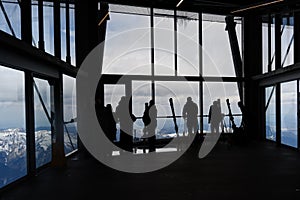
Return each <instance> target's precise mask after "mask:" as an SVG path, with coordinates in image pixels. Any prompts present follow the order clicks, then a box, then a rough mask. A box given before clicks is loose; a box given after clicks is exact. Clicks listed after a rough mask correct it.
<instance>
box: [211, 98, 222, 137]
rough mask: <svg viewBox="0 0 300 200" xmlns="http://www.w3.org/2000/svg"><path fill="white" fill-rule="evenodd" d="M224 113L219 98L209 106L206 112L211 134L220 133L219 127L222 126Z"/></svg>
mask: <svg viewBox="0 0 300 200" xmlns="http://www.w3.org/2000/svg"><path fill="white" fill-rule="evenodd" d="M223 117H224V115H223V114H222V112H221V104H220V99H218V100H216V101H214V102H213V104H212V105H211V106H210V107H209V112H208V123H209V124H210V130H211V133H213V134H219V133H220V127H221V129H223V127H222V123H221V122H222V120H223Z"/></svg>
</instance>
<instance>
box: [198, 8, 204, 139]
mask: <svg viewBox="0 0 300 200" xmlns="http://www.w3.org/2000/svg"><path fill="white" fill-rule="evenodd" d="M202 31H203V30H202V13H198V35H199V38H198V40H199V41H198V42H199V77H200V80H199V83H200V84H199V107H200V133H203V127H204V126H203V123H204V121H203V80H202V74H203V49H202V48H203V46H202V45H203V42H202Z"/></svg>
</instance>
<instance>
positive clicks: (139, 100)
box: [132, 81, 152, 138]
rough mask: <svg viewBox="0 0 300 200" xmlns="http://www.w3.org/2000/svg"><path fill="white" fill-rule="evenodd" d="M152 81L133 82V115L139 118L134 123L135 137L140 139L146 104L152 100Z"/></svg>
mask: <svg viewBox="0 0 300 200" xmlns="http://www.w3.org/2000/svg"><path fill="white" fill-rule="evenodd" d="M151 97H152V95H151V81H133V82H132V113H133V114H134V115H135V116H136V117H138V119H137V120H136V121H135V123H134V133H135V136H136V137H138V138H140V137H141V136H142V135H143V134H144V133H143V128H144V123H143V121H142V119H141V118H139V117H142V116H143V113H144V110H145V103H148V105H149V101H150V100H151Z"/></svg>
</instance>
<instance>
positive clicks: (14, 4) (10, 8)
mask: <svg viewBox="0 0 300 200" xmlns="http://www.w3.org/2000/svg"><path fill="white" fill-rule="evenodd" d="M2 4H3V7H4V10H5V13H6V15H7V17H8V19H9V22H10V25H11V26H12V29H13V32H14V33H15V35H16V37H17V38H19V39H21V11H20V6H19V3H18V1H17V0H6V1H2ZM4 16H5V15H4V13H3V11H2V9H0V30H2V31H4V32H6V33H8V34H11V35H13V33H12V31H11V30H10V28H9V25H8V23H7V21H6V19H5V17H4Z"/></svg>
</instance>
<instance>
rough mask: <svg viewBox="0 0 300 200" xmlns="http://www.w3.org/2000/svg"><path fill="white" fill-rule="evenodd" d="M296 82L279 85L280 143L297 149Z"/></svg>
mask: <svg viewBox="0 0 300 200" xmlns="http://www.w3.org/2000/svg"><path fill="white" fill-rule="evenodd" d="M297 112H298V106H297V81H291V82H286V83H281V143H282V144H285V145H288V146H292V147H297V145H298V144H297V140H298V134H297V132H298V125H297V123H298V117H297Z"/></svg>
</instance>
